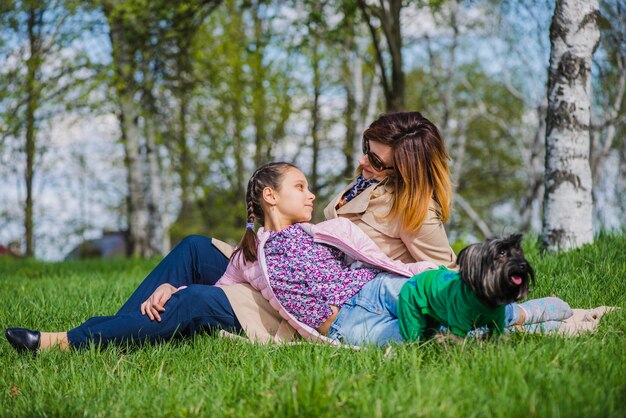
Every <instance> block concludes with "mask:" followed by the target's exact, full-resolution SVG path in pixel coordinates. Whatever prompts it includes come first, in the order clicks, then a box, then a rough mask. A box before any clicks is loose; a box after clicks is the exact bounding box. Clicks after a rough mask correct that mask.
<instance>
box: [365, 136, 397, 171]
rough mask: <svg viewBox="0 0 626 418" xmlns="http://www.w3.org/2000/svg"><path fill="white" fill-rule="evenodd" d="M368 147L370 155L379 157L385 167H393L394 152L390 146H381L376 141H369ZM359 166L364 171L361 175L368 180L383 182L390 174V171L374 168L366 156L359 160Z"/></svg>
mask: <svg viewBox="0 0 626 418" xmlns="http://www.w3.org/2000/svg"><path fill="white" fill-rule="evenodd" d="M368 146H369V152H370V154H373V155H374V156H375V157H378V159H379V160H380V162H381V163H382V165H383V166H387V167H391V166H392V165H393V164H392V163H391V160H392V157H391V153H392V151H391V146H390V145H385V144H381V143H380V142H376V141H369V143H368ZM359 164H360V165H361V168H362V169H363V171H362V172H361V174H362V175H363V177H364V178H365V179H366V180H369V179H376V180H382V179H384V178H385V177H387V175H388V174H389V169H383V170H376V169H375V168H374V167H372V164H371V162H370V159H369V157H368V156H367V155H365V154H364V155H363V156H362V157H361V158H359Z"/></svg>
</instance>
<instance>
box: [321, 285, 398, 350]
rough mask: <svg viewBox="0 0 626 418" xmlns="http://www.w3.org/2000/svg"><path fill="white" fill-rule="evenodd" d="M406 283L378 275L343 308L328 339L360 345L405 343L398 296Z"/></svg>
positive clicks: (331, 327)
mask: <svg viewBox="0 0 626 418" xmlns="http://www.w3.org/2000/svg"><path fill="white" fill-rule="evenodd" d="M406 281H407V279H406V278H402V277H400V276H396V275H392V274H388V273H381V274H379V275H378V276H376V277H375V278H374V279H373V280H372V281H370V282H369V283H367V284H366V285H365V286H363V288H362V289H361V290H360V291H359V292H358V293H357V294H356V295H355V296H353V297H352V298H351V299H350V300H348V301H347V302H346V303H345V304H344V305H343V306H342V307H341V309H340V310H339V314H338V315H337V318H336V319H335V321H334V322H333V324H332V325H331V326H330V330H329V331H328V337H329V338H332V339H337V340H340V341H341V342H344V343H347V344H356V345H358V344H374V345H385V344H388V343H390V342H393V341H395V342H402V341H404V340H403V338H402V335H401V333H400V325H399V323H398V295H399V294H400V289H402V286H403V285H404V284H405V283H406Z"/></svg>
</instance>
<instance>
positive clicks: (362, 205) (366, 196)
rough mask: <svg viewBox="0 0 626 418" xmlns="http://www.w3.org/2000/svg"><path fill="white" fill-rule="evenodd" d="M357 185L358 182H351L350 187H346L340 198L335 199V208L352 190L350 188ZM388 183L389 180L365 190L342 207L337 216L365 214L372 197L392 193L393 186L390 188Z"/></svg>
mask: <svg viewBox="0 0 626 418" xmlns="http://www.w3.org/2000/svg"><path fill="white" fill-rule="evenodd" d="M355 183H356V181H353V182H351V183H350V184H349V185H348V187H346V188H345V189H344V191H343V192H342V193H341V194H340V195H339V196H338V198H337V199H335V200H334V201H333V202H332V204H333V207H334V206H337V203H339V200H341V198H342V197H343V195H344V194H345V193H346V191H347V190H350V188H351V187H352V186H354V184H355ZM387 183H388V181H387V179H383V180H382V181H381V182H379V183H374V184H372V185H371V186H369V187H368V188H367V189H365V190H363V191H362V192H361V193H359V194H358V195H357V196H355V197H354V198H353V199H352V200H350V201H349V202H347V203H346V204H345V205H343V206H342V207H340V208H339V209H338V210H337V214H338V215H345V214H348V213H363V212H365V211H366V210H367V207H368V206H369V204H370V200H371V199H372V197H376V196H377V195H380V194H382V193H385V192H391V191H392V189H391V186H389V185H388V184H387ZM378 188H380V190H377V189H378ZM372 195H374V196H372Z"/></svg>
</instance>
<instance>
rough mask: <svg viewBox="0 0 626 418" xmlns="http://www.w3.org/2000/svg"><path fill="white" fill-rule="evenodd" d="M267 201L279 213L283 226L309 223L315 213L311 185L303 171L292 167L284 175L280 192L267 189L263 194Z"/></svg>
mask: <svg viewBox="0 0 626 418" xmlns="http://www.w3.org/2000/svg"><path fill="white" fill-rule="evenodd" d="M263 195H264V198H265V201H266V202H268V203H269V204H270V206H271V207H273V209H270V210H275V211H276V212H277V215H278V216H279V218H280V223H281V225H282V226H287V225H293V224H294V223H298V222H309V221H310V220H311V216H312V213H313V200H314V199H315V195H314V194H313V193H311V192H310V191H309V183H308V182H307V180H306V177H305V176H304V174H303V173H302V171H300V170H298V169H297V168H293V167H290V168H289V169H287V171H286V172H285V173H284V174H283V179H282V182H281V185H280V190H273V189H270V188H269V187H267V188H266V189H265V190H264V192H263Z"/></svg>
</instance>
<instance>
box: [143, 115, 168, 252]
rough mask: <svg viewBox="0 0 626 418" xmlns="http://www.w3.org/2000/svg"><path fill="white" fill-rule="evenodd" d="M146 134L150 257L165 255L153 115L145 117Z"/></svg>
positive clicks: (159, 173)
mask: <svg viewBox="0 0 626 418" xmlns="http://www.w3.org/2000/svg"><path fill="white" fill-rule="evenodd" d="M145 124H146V127H145V132H146V160H147V169H148V170H147V173H146V175H147V177H148V181H147V183H146V186H147V188H148V190H147V193H146V195H147V200H148V202H147V206H148V216H149V218H148V241H149V243H150V245H149V248H148V250H147V255H148V256H149V257H154V256H155V255H164V254H165V250H164V248H163V242H164V238H163V236H164V234H165V231H164V229H163V211H164V207H163V188H162V186H161V177H160V176H161V170H160V169H159V161H158V159H159V155H158V149H157V145H156V139H155V132H154V123H153V120H152V115H146V117H145Z"/></svg>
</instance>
